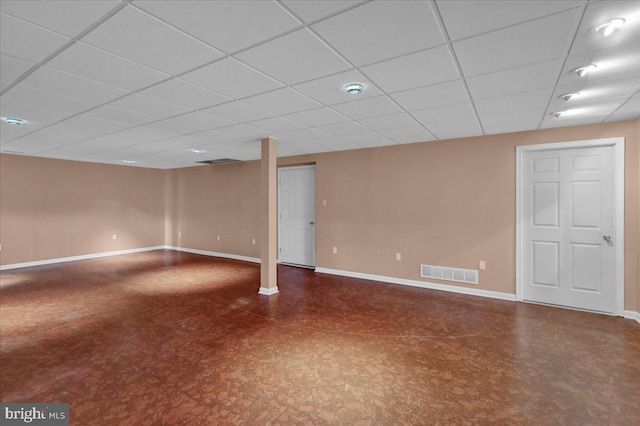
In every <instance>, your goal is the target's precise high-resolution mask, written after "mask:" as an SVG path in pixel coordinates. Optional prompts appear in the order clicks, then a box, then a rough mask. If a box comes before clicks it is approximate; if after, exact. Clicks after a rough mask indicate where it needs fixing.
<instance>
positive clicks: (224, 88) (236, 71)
mask: <svg viewBox="0 0 640 426" xmlns="http://www.w3.org/2000/svg"><path fill="white" fill-rule="evenodd" d="M180 78H181V79H183V80H187V81H190V82H192V83H195V84H197V85H199V86H202V87H205V88H207V89H210V90H213V91H215V92H218V93H222V94H223V95H226V96H229V97H231V98H234V99H240V98H244V97H246V96H251V95H255V94H258V93H262V92H267V91H269V90H273V89H276V88H278V87H282V84H280V83H278V82H277V81H275V80H273V79H272V78H269V77H267V76H266V75H264V74H261V73H259V72H257V71H254V70H252V69H251V68H249V67H247V66H246V65H244V64H242V63H241V62H238V61H236V60H235V59H233V58H227V59H224V60H222V61H219V62H216V63H214V64H211V65H207V66H206V67H203V68H200V69H198V70H196V71H192V72H190V73H188V74H185V75H183V76H181V77H180Z"/></svg>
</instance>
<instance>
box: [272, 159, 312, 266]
mask: <svg viewBox="0 0 640 426" xmlns="http://www.w3.org/2000/svg"><path fill="white" fill-rule="evenodd" d="M299 169H313V171H314V172H313V179H314V188H315V193H314V194H313V199H314V201H315V205H316V208H315V211H314V215H315V223H316V224H315V225H314V227H313V266H311V265H293V264H291V265H293V266H299V267H301V268H308V269H315V267H316V263H317V261H316V260H317V259H316V257H317V250H316V249H317V247H316V246H317V232H316V231H317V229H318V200H317V194H318V170H317V168H316V165H315V164H309V165H304V166H278V213H277V214H278V256H277V257H278V259H277V262H278V263H283V262H282V260H281V259H280V253H281V251H282V250H281V249H282V246H281V245H280V242H281V241H282V238H281V235H280V234H281V229H282V224H281V221H282V218H281V216H280V202H281V199H280V194H281V191H280V178H281V175H280V173H281V172H282V170H299ZM283 264H285V265H289V263H283Z"/></svg>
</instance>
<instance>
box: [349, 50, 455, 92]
mask: <svg viewBox="0 0 640 426" xmlns="http://www.w3.org/2000/svg"><path fill="white" fill-rule="evenodd" d="M362 71H363V72H364V73H365V74H366V75H367V76H368V77H369V78H371V79H372V80H373V81H375V82H376V83H377V84H378V85H379V86H380V87H381V88H382V90H384V91H386V92H389V93H393V92H399V91H401V90H407V89H413V88H417V87H422V86H429V85H431V84H436V83H442V82H445V81H450V80H457V79H458V77H459V76H458V71H457V69H456V66H455V65H454V63H453V59H452V58H451V55H450V54H449V50H448V49H447V47H446V46H441V47H436V48H434V49H429V50H424V51H422V52H418V53H414V54H412V55H407V56H403V57H400V58H397V59H391V60H389V61H386V62H381V63H378V64H375V65H370V66H367V67H364V68H362Z"/></svg>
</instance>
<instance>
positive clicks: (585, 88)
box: [551, 74, 640, 108]
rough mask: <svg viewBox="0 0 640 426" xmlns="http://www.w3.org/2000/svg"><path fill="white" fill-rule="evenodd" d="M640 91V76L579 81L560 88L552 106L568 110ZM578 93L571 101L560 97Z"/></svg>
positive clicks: (552, 101)
mask: <svg viewBox="0 0 640 426" xmlns="http://www.w3.org/2000/svg"><path fill="white" fill-rule="evenodd" d="M638 90H640V74H631V75H625V76H622V77H614V78H607V79H601V80H595V81H586V80H583V79H577V80H575V81H574V82H573V83H571V84H565V85H560V86H558V87H557V88H556V90H555V92H554V94H553V98H552V99H551V105H552V106H561V107H563V108H567V107H571V106H572V105H574V104H576V103H580V102H589V101H594V100H597V99H605V98H615V97H619V96H625V95H628V94H629V93H635V92H637V91H638ZM576 92H579V94H578V95H575V96H574V97H572V98H571V99H570V100H569V101H565V100H563V99H562V98H561V97H560V96H561V95H563V94H566V93H576Z"/></svg>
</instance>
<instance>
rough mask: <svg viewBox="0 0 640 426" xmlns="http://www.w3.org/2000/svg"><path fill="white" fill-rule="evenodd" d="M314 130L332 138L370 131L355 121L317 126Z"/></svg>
mask: <svg viewBox="0 0 640 426" xmlns="http://www.w3.org/2000/svg"><path fill="white" fill-rule="evenodd" d="M316 130H320V131H321V132H324V133H328V134H330V135H333V136H344V135H354V134H356V133H366V132H369V131H370V130H369V129H367V128H366V127H364V126H362V125H361V124H358V123H356V122H355V121H348V122H345V123H336V124H328V125H326V126H318V127H316Z"/></svg>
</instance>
